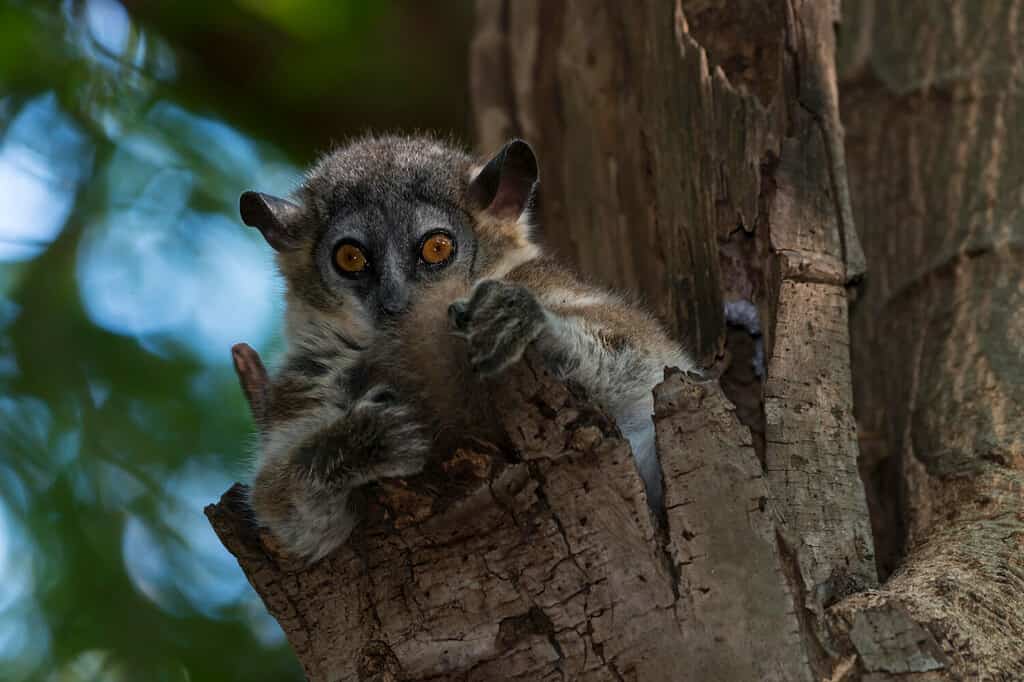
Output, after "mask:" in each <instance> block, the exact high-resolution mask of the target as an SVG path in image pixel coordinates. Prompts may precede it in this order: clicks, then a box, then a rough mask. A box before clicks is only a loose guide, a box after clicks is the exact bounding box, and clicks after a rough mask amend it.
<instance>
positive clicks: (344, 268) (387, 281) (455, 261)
mask: <svg viewBox="0 0 1024 682" xmlns="http://www.w3.org/2000/svg"><path fill="white" fill-rule="evenodd" d="M537 176H538V168H537V161H536V158H535V156H534V154H533V151H532V150H531V149H530V147H529V146H528V145H527V144H526V143H525V142H523V141H521V140H512V141H511V142H509V143H508V144H506V145H505V146H504V148H502V149H501V151H499V152H498V153H497V154H496V155H495V156H494V157H493V158H491V159H490V160H489V161H487V162H486V163H484V164H483V165H482V166H481V165H478V164H477V163H476V162H475V160H474V159H473V158H472V157H471V156H469V155H468V154H466V153H465V152H463V151H461V150H459V149H457V148H455V147H454V146H452V145H450V144H447V143H443V142H440V141H438V140H435V139H431V138H426V137H402V136H386V137H372V136H370V137H364V138H362V139H358V140H355V141H353V142H351V143H349V144H347V145H346V146H343V147H341V148H339V149H337V150H335V151H333V152H330V153H328V154H327V155H326V156H324V157H323V158H321V159H320V160H319V162H318V163H316V164H315V165H314V166H313V168H312V169H311V170H310V171H309V172H308V173H307V176H306V178H305V181H304V182H303V183H302V185H301V186H300V187H299V189H298V190H296V191H295V192H294V193H293V195H292V197H291V199H282V198H277V197H272V196H269V195H266V194H261V193H257V192H251V191H250V192H245V193H244V194H242V196H241V199H240V202H239V203H240V212H241V216H242V219H243V222H245V223H246V224H247V225H250V226H253V227H256V228H258V229H259V230H260V231H261V232H262V234H263V236H264V238H265V239H266V241H267V242H268V243H269V244H270V246H271V247H273V249H274V250H275V251H276V252H277V254H276V260H277V265H278V268H279V270H280V272H281V273H282V274H283V276H284V280H285V283H286V292H285V300H286V313H285V320H286V323H285V335H286V341H287V345H288V347H287V350H286V352H285V355H284V358H283V361H282V363H281V366H280V367H279V369H278V370H277V371H276V372H275V374H274V376H273V378H272V380H271V382H270V384H269V387H268V390H267V396H266V397H267V401H266V412H265V414H264V416H263V417H262V420H261V421H262V423H261V424H260V427H261V433H262V442H261V448H260V449H261V452H260V453H259V455H258V458H257V464H256V471H255V476H254V479H253V483H252V486H251V497H250V502H251V506H252V509H253V511H254V513H255V516H256V519H257V521H259V522H260V523H261V524H263V525H264V526H266V527H268V528H269V529H270V531H271V532H272V533H273V535H274V536H275V537H276V538H277V539H278V541H279V542H280V543H281V544H282V545H283V546H284V548H285V549H286V550H287V551H289V552H290V553H293V554H297V555H300V556H302V557H304V558H306V559H307V560H310V561H313V560H316V559H319V558H321V557H323V556H325V555H327V554H328V553H330V552H331V551H332V550H334V549H335V548H336V547H338V546H339V545H341V544H342V543H344V542H345V540H346V539H347V538H348V536H349V534H350V532H351V530H352V528H353V526H354V525H355V523H356V522H357V520H358V510H357V509H356V505H354V504H352V498H353V496H352V493H353V491H354V490H356V489H357V488H358V487H360V486H362V485H364V484H366V483H369V482H372V481H376V480H380V479H383V478H389V477H405V476H410V475H413V474H416V473H418V472H420V471H421V470H422V469H423V467H424V466H425V464H426V463H427V461H428V460H429V459H430V457H431V456H432V454H435V453H438V452H441V451H443V448H444V447H446V443H447V442H448V441H447V439H446V435H451V434H465V433H467V432H469V433H471V434H474V435H478V436H480V437H481V438H489V437H492V436H494V435H495V434H494V431H495V430H496V429H495V427H494V424H495V420H494V419H493V415H489V414H487V409H488V407H487V405H488V400H487V399H486V397H485V396H484V395H483V392H485V391H486V386H487V382H489V381H494V380H495V378H500V376H501V375H502V373H503V372H505V371H506V370H507V369H508V368H509V367H510V366H512V365H513V364H515V363H516V362H517V361H519V360H520V358H521V357H522V355H523V353H524V351H525V350H526V348H527V347H528V346H530V345H531V344H533V345H534V346H535V347H536V348H537V350H538V352H539V354H540V357H541V358H542V359H543V361H544V362H545V364H546V365H548V366H549V367H550V368H551V370H552V371H553V372H554V373H555V374H556V376H558V377H560V378H562V379H564V380H567V381H574V382H576V383H577V384H579V385H580V386H582V387H583V388H584V390H585V391H586V392H587V394H588V395H589V396H590V398H591V399H593V400H594V401H595V402H597V403H598V404H599V405H600V406H602V407H603V408H604V409H605V410H606V411H607V412H608V413H609V414H610V415H611V416H612V417H613V418H614V419H615V420H616V422H617V424H618V426H619V428H620V430H621V431H622V433H623V435H624V436H625V437H626V438H627V439H628V440H629V442H630V444H631V445H632V449H633V452H634V454H635V457H636V462H637V466H638V469H639V472H640V475H641V477H642V478H643V481H644V484H645V488H646V492H647V496H648V500H649V502H650V503H651V505H652V507H654V508H657V507H659V506H660V499H661V495H662V483H661V468H660V465H659V463H658V459H657V454H656V452H655V448H654V426H653V422H652V418H651V416H652V411H653V399H652V393H651V392H652V389H653V387H654V385H655V384H657V383H658V382H659V381H660V380H661V378H662V376H663V371H664V368H665V367H666V366H670V367H678V368H681V369H684V370H688V369H693V362H692V361H691V359H690V358H689V357H688V356H687V354H686V353H684V351H683V350H682V349H681V348H680V346H679V345H678V344H677V343H675V342H674V341H672V340H671V339H670V338H669V336H668V335H667V334H666V333H665V331H664V330H663V329H662V327H661V326H660V325H659V324H658V322H657V321H656V320H655V319H654V318H653V317H652V316H651V315H650V314H648V313H647V312H644V311H643V310H642V309H640V308H639V307H637V306H635V305H632V304H630V303H628V302H627V301H626V300H624V299H623V298H622V297H620V296H619V295H616V294H613V293H610V292H608V291H605V290H602V289H600V288H597V287H595V286H591V285H589V284H586V283H584V282H583V281H581V280H580V279H579V278H578V277H577V276H575V275H574V274H572V272H571V271H570V270H568V269H567V268H565V267H563V266H561V265H559V264H558V263H556V262H555V261H554V260H553V259H552V258H551V257H549V256H547V255H545V254H544V252H543V250H542V249H541V247H540V246H539V244H538V242H537V241H536V240H535V239H534V237H533V236H532V235H531V222H530V217H531V215H530V214H531V207H532V205H533V203H534V197H535V193H536V191H537V186H538V185H537ZM492 442H493V441H492Z"/></svg>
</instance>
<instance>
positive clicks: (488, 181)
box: [467, 139, 537, 220]
mask: <svg viewBox="0 0 1024 682" xmlns="http://www.w3.org/2000/svg"><path fill="white" fill-rule="evenodd" d="M536 184H537V157H535V156H534V155H533V150H532V149H530V145H528V144H526V143H525V142H523V141H522V140H519V139H516V140H512V141H511V142H509V143H508V144H506V145H505V146H504V147H502V149H501V151H500V152H498V153H497V154H495V155H494V158H492V159H491V160H490V161H488V162H487V165H485V166H484V167H483V168H482V169H480V172H479V173H477V174H476V177H474V178H473V179H472V180H471V181H470V183H469V189H468V190H467V196H468V198H469V202H470V204H472V205H473V206H474V207H475V208H477V209H478V210H482V211H486V212H487V213H490V214H491V215H494V216H497V217H500V218H507V219H511V220H516V219H517V218H519V216H521V215H522V214H523V211H525V210H526V208H527V206H528V205H529V203H530V197H531V196H532V195H533V191H534V187H535V186H536Z"/></svg>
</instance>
